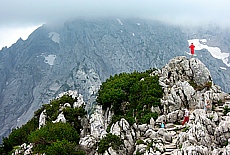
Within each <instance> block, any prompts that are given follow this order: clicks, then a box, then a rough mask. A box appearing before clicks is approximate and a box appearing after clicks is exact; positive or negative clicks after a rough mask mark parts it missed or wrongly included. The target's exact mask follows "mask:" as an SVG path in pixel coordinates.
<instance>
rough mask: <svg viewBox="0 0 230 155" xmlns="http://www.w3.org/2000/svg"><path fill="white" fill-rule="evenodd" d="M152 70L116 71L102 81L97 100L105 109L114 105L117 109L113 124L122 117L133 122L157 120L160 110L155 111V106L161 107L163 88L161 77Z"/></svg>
mask: <svg viewBox="0 0 230 155" xmlns="http://www.w3.org/2000/svg"><path fill="white" fill-rule="evenodd" d="M152 71H153V70H152V69H150V70H146V71H145V72H136V71H135V72H133V73H121V74H119V75H117V74H116V75H114V76H113V77H112V76H111V77H110V78H109V79H107V80H106V81H105V82H104V83H102V85H101V87H100V90H99V91H98V97H97V102H98V103H99V104H100V105H102V108H103V109H106V108H111V110H112V111H113V112H114V116H113V118H112V122H111V124H112V123H114V122H116V121H118V120H120V119H121V118H125V119H126V120H127V121H128V122H129V123H130V124H131V125H132V124H133V123H135V122H136V123H137V124H144V123H149V121H150V118H154V119H157V117H158V113H156V112H152V111H151V108H152V107H157V106H160V99H161V98H162V96H163V90H162V87H161V86H160V85H159V82H158V76H150V73H152ZM108 130H109V128H108Z"/></svg>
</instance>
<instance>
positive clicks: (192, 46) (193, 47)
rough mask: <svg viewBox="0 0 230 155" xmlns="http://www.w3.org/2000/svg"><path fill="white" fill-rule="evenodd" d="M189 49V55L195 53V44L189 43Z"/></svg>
mask: <svg viewBox="0 0 230 155" xmlns="http://www.w3.org/2000/svg"><path fill="white" fill-rule="evenodd" d="M189 48H190V50H191V55H192V57H193V55H194V54H195V46H194V45H193V43H191V45H190V46H189Z"/></svg>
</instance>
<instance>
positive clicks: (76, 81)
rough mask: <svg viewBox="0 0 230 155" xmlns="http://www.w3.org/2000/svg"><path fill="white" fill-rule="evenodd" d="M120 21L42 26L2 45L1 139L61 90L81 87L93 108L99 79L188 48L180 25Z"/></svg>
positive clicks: (146, 66) (149, 64) (150, 65)
mask: <svg viewBox="0 0 230 155" xmlns="http://www.w3.org/2000/svg"><path fill="white" fill-rule="evenodd" d="M122 22H123V25H121V24H120V23H119V22H118V20H117V19H111V20H95V21H85V20H76V21H73V22H68V23H66V24H65V25H64V26H63V27H52V26H48V25H43V26H42V27H40V28H38V29H37V30H36V31H35V32H34V33H32V34H31V35H30V36H29V38H28V39H27V40H25V41H23V40H21V39H20V40H18V42H17V43H16V44H14V45H13V46H11V47H10V48H3V49H2V50H1V52H0V62H1V63H0V73H1V79H0V107H1V108H0V116H1V117H0V122H1V124H0V137H1V136H3V135H6V134H7V133H9V132H10V131H11V128H12V127H16V126H20V125H22V124H24V123H25V122H26V121H28V119H30V118H31V117H32V115H33V112H34V111H35V110H37V109H38V108H39V107H40V106H41V105H42V104H45V103H48V102H49V100H51V99H53V98H54V97H56V95H57V94H59V93H61V92H63V91H67V90H77V91H78V92H80V93H81V94H82V95H83V96H84V100H85V101H86V102H88V104H87V107H88V108H89V107H91V105H92V104H93V102H94V98H95V95H96V93H97V90H98V89H99V86H100V84H101V82H102V81H105V80H106V79H107V78H109V76H110V75H114V74H116V73H120V72H132V71H134V70H138V71H142V70H146V69H149V68H154V67H161V66H163V65H164V64H165V63H166V62H167V61H168V60H169V59H170V58H171V57H172V56H176V55H177V54H179V53H181V54H182V53H183V51H184V50H185V49H186V48H187V41H186V39H185V38H186V35H185V34H184V33H183V32H182V31H181V30H180V28H178V27H173V26H169V25H165V24H161V23H159V22H150V21H144V20H137V19H135V20H123V21H122ZM150 34H151V35H150ZM178 37H179V38H180V39H179V38H178ZM166 38H178V39H177V40H178V41H176V40H174V39H170V40H167V39H166ZM179 41H180V44H179V43H178V42H179ZM166 44H168V46H165V45H166ZM171 45H173V46H171ZM159 53H161V54H159ZM169 53H170V54H169Z"/></svg>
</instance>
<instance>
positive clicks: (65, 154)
mask: <svg viewBox="0 0 230 155" xmlns="http://www.w3.org/2000/svg"><path fill="white" fill-rule="evenodd" d="M45 154H46V155H60V154H61V155H70V154H71V155H85V154H86V153H85V152H84V151H82V150H76V143H74V142H73V143H71V142H69V141H67V140H61V141H59V140H57V141H56V142H53V143H52V144H51V145H49V146H47V148H46V151H45Z"/></svg>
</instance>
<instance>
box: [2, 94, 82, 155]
mask: <svg viewBox="0 0 230 155" xmlns="http://www.w3.org/2000/svg"><path fill="white" fill-rule="evenodd" d="M75 101H76V99H73V98H72V96H69V95H64V96H62V97H61V98H59V99H54V100H52V101H51V102H50V104H44V105H43V106H42V107H41V108H40V109H38V110H37V111H36V112H35V113H34V117H33V118H32V119H31V120H30V121H28V122H27V123H26V124H25V125H23V126H22V127H20V128H16V129H13V131H12V132H11V133H10V135H9V136H8V137H4V138H3V144H2V145H1V146H0V154H3V155H4V154H5V155H7V154H11V152H12V151H14V148H15V146H18V145H21V144H23V143H27V144H28V143H34V144H35V147H33V151H34V153H46V154H47V155H51V154H52V155H57V154H63V155H67V154H73V155H74V154H76V155H84V154H85V152H84V151H82V150H80V149H76V146H77V145H78V143H79V140H80V136H79V135H80V129H81V128H82V127H81V123H80V120H79V119H78V117H79V116H80V117H84V116H85V115H86V111H85V110H84V107H80V108H73V103H74V102H75ZM65 103H69V104H70V105H71V108H70V107H66V108H65V109H63V113H64V115H65V118H66V122H67V123H52V120H55V119H56V118H57V116H58V114H59V109H60V106H63V105H64V104H65ZM45 109H46V116H47V117H46V125H45V126H42V127H41V128H40V129H38V125H39V116H40V114H41V113H42V111H44V110H45Z"/></svg>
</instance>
